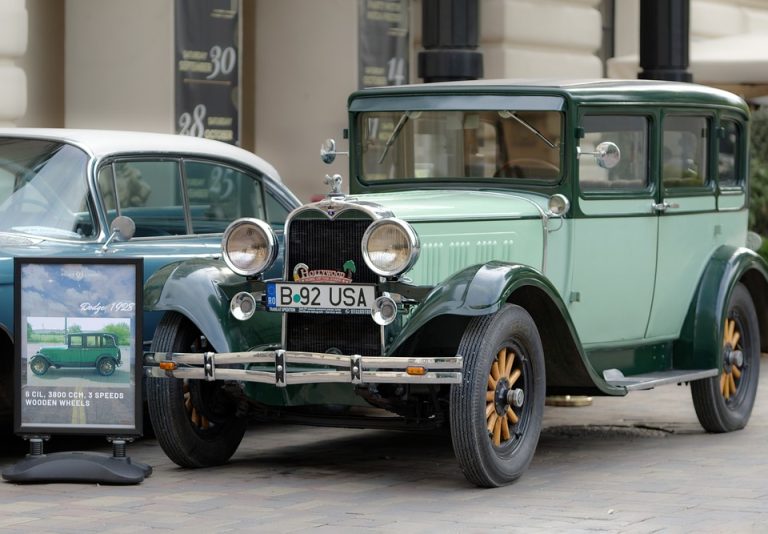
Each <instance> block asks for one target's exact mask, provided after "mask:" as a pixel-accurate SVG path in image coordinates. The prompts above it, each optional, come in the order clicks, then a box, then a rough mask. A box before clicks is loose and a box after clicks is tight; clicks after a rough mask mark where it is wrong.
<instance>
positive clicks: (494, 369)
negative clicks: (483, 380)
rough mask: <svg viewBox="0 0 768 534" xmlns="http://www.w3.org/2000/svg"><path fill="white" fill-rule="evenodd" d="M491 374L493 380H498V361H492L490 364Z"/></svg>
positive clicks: (499, 374)
mask: <svg viewBox="0 0 768 534" xmlns="http://www.w3.org/2000/svg"><path fill="white" fill-rule="evenodd" d="M491 376H492V377H493V379H494V380H498V379H499V377H500V376H501V373H500V372H499V362H493V365H491Z"/></svg>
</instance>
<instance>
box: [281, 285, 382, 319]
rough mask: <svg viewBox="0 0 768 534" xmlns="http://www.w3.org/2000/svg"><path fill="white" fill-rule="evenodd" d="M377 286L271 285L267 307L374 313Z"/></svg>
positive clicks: (321, 311)
mask: <svg viewBox="0 0 768 534" xmlns="http://www.w3.org/2000/svg"><path fill="white" fill-rule="evenodd" d="M375 299H376V287H375V286H373V285H363V284H291V283H282V282H271V283H269V284H267V309H269V310H270V311H279V312H298V313H335V314H340V315H344V314H347V315H364V314H369V313H371V306H372V305H373V301H374V300H375Z"/></svg>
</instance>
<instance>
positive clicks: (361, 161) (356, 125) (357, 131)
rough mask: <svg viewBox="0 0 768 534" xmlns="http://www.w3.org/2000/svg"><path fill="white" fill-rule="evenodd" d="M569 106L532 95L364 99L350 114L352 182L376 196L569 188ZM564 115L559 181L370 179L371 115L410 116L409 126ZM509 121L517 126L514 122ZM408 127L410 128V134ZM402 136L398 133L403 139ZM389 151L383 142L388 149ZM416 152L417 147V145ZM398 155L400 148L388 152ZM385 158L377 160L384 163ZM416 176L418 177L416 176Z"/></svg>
mask: <svg viewBox="0 0 768 534" xmlns="http://www.w3.org/2000/svg"><path fill="white" fill-rule="evenodd" d="M568 107H569V106H568V102H567V99H566V96H565V95H561V94H551V93H550V94H526V95H520V94H517V95H499V94H450V93H449V94H445V93H442V94H435V95H425V94H417V95H413V94H404V95H388V96H385V95H382V94H380V93H379V94H376V95H372V96H367V95H363V96H360V97H358V98H355V99H352V100H351V101H350V103H349V112H350V149H351V152H352V154H351V158H350V171H351V174H352V181H353V182H355V183H357V184H359V187H362V189H363V190H376V189H387V188H392V187H395V188H398V189H402V188H403V187H404V186H406V187H414V186H417V187H419V188H435V187H455V186H461V185H471V186H473V187H477V186H479V185H481V184H485V185H490V184H492V185H493V186H496V187H498V186H503V187H505V188H506V187H525V188H535V189H541V188H551V187H556V186H558V185H560V184H562V183H563V181H564V180H565V178H566V174H567V158H568V147H567V143H566V132H567V131H568V113H567V110H568ZM435 111H447V112H475V111H477V112H497V113H504V112H514V113H518V112H531V111H534V112H558V113H559V116H560V132H559V139H558V140H557V149H558V150H559V163H558V166H559V170H558V175H557V177H530V178H519V177H517V178H511V177H508V176H497V177H494V176H456V177H421V178H417V177H416V176H402V177H397V178H391V179H370V178H368V177H366V170H365V157H366V156H365V152H364V151H363V148H364V146H363V143H364V142H365V140H364V139H363V136H364V135H365V133H364V131H365V128H364V126H363V124H362V120H363V119H364V116H365V115H366V114H368V113H376V112H393V113H395V114H397V113H401V114H402V116H407V117H408V120H406V121H405V124H406V125H407V124H408V123H409V122H411V120H410V118H411V117H412V116H417V117H418V116H419V115H421V114H423V113H426V112H435ZM509 120H515V119H513V118H510V119H509ZM406 127H407V126H405V127H404V128H406ZM399 133H400V132H398V133H397V135H399ZM530 134H531V135H532V136H533V137H535V138H536V140H537V142H541V143H544V141H543V140H541V139H540V138H539V137H538V136H537V135H536V134H535V133H533V132H530ZM381 146H383V141H382V145H381ZM411 146H413V145H411ZM392 149H394V146H393V147H391V148H388V149H387V151H389V150H392ZM380 155H381V153H380V152H379V153H378V154H376V156H377V157H379V156H380ZM414 174H415V172H414Z"/></svg>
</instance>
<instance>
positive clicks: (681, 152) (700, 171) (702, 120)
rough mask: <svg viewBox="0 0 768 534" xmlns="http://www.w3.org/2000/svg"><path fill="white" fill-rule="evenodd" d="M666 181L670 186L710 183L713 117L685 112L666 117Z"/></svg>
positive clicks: (663, 158)
mask: <svg viewBox="0 0 768 534" xmlns="http://www.w3.org/2000/svg"><path fill="white" fill-rule="evenodd" d="M662 135H663V140H662V143H663V145H662V146H663V148H662V167H661V172H662V174H661V178H662V184H663V185H664V187H665V188H666V189H676V188H690V187H703V186H705V185H707V183H708V179H709V177H708V169H707V162H708V158H709V154H708V152H709V151H708V142H707V141H708V139H709V119H708V118H707V117H695V116H685V115H668V116H666V117H665V118H664V127H663V134H662Z"/></svg>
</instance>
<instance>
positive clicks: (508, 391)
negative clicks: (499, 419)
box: [494, 378, 525, 415]
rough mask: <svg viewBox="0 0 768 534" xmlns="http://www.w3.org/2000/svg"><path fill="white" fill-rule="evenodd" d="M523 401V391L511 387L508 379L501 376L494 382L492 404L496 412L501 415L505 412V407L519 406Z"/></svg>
mask: <svg viewBox="0 0 768 534" xmlns="http://www.w3.org/2000/svg"><path fill="white" fill-rule="evenodd" d="M524 403H525V392H524V391H523V390H522V389H520V388H514V389H513V388H512V387H511V386H510V384H509V380H507V379H506V378H501V379H499V381H498V382H497V383H496V392H495V394H494V404H495V408H496V413H497V414H499V415H503V414H505V413H507V408H510V407H513V408H521V407H522V406H523V404H524Z"/></svg>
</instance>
